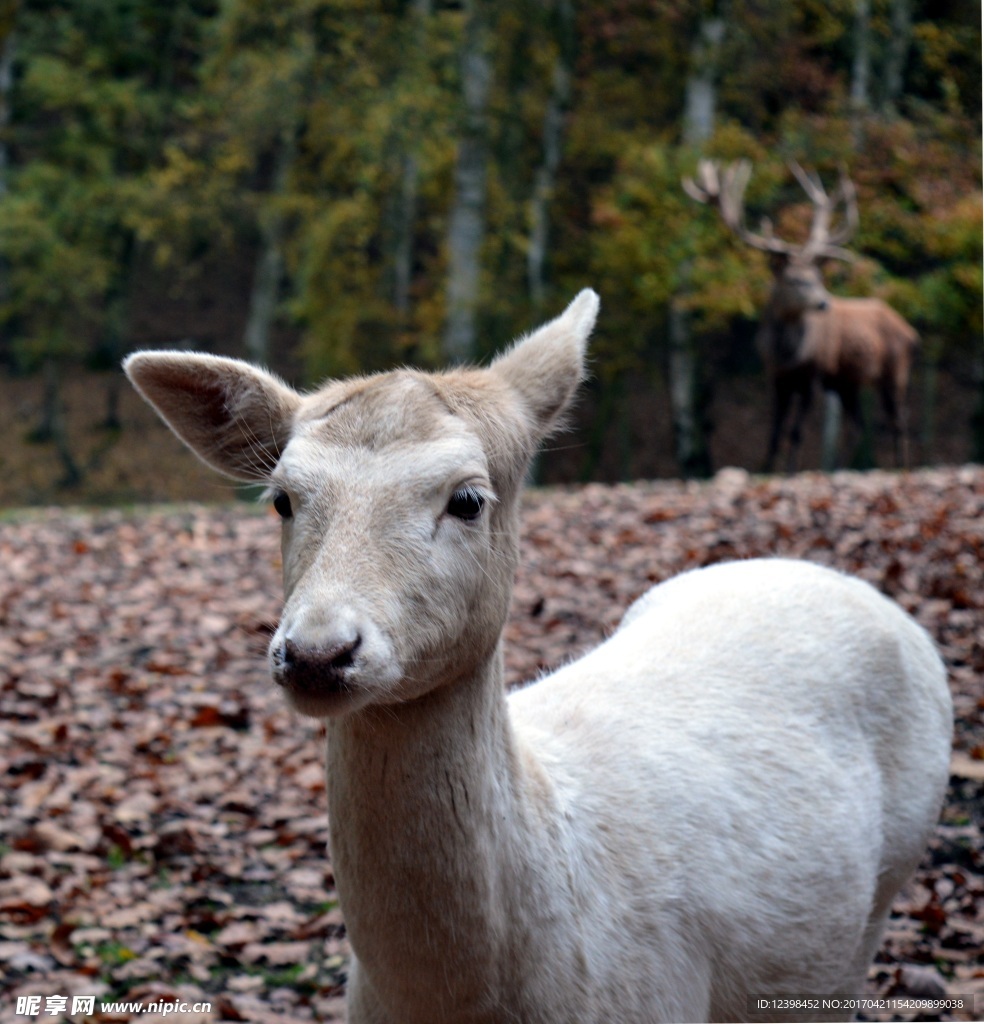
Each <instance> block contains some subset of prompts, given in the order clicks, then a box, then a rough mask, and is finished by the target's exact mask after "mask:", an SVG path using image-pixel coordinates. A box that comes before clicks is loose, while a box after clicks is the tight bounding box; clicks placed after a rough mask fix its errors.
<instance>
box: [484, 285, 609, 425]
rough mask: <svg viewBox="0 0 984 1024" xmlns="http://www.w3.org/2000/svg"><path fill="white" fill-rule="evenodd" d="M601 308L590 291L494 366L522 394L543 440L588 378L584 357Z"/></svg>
mask: <svg viewBox="0 0 984 1024" xmlns="http://www.w3.org/2000/svg"><path fill="white" fill-rule="evenodd" d="M599 305H600V300H599V299H598V296H597V294H596V293H595V292H593V291H592V290H591V289H590V288H585V289H584V291H582V292H580V293H579V294H578V295H577V296H576V298H575V299H574V301H573V302H572V303H571V304H570V305H569V306H568V307H567V309H565V310H564V312H563V313H561V314H560V316H559V317H557V318H556V320H551V321H550V323H548V324H544V325H543V326H542V327H540V328H539V329H537V330H536V331H534V332H533V333H532V334H530V335H528V336H527V337H525V338H521V339H520V340H519V341H517V342H516V344H515V345H514V346H513V347H512V348H511V349H510V350H509V351H508V352H506V353H505V354H503V355H501V356H499V358H498V359H496V361H495V362H494V363H493V364H492V366H491V372H492V373H494V374H496V375H497V376H499V377H500V378H501V379H503V380H504V381H505V382H506V383H507V384H508V385H509V386H510V387H511V388H512V389H513V390H514V391H516V392H518V393H519V395H520V396H521V398H522V399H523V403H524V405H525V406H526V409H527V411H528V412H529V413H530V414H531V418H532V420H533V422H534V427H535V430H536V433H537V435H538V436H539V437H541V438H542V437H543V436H544V435H545V434H547V433H548V432H549V430H550V428H551V427H552V426H553V425H554V424H555V423H556V421H557V418H558V417H559V416H560V414H561V413H562V412H563V411H564V409H565V408H566V407H567V405H568V404H569V402H570V401H571V399H572V398H573V396H574V392H575V391H576V390H577V386H578V384H579V383H580V382H581V380H582V378H583V377H584V354H585V350H586V348H587V342H588V336H589V335H590V334H591V330H592V328H593V327H594V324H595V320H596V319H597V317H598V307H599Z"/></svg>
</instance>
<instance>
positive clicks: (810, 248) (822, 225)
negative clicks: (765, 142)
mask: <svg viewBox="0 0 984 1024" xmlns="http://www.w3.org/2000/svg"><path fill="white" fill-rule="evenodd" d="M789 169H790V170H791V171H792V172H793V174H794V175H795V176H796V180H797V181H798V182H799V183H800V185H802V186H803V191H804V192H805V193H806V194H807V196H809V198H810V202H811V203H813V224H812V225H811V227H810V237H809V239H808V240H807V243H806V245H805V246H803V255H804V257H806V258H809V259H818V258H820V257H824V256H827V257H832V258H834V259H839V260H848V261H850V260H853V259H854V254H853V253H851V252H850V251H849V250H847V249H844V248H842V246H843V244H844V243H845V242H847V241H848V240H849V239H850V238H851V237H852V236H853V235H854V232H855V231H857V229H858V222H859V218H858V198H857V192H856V191H855V189H854V183H853V182H852V181H851V179H850V178H849V177H848V176H847V172H846V171H845V170H843V168H842V169H841V172H840V180H839V181H838V182H837V188H836V189H834V194H833V195H831V196H828V195H827V193H826V192H825V191H824V187H823V183H822V182H821V181H820V176H819V175H817V174H808V173H807V172H806V171H804V170H803V168H802V167H800V165H799V164H798V163H796V161H795V160H794V161H792V162H791V163H790V165H789ZM839 203H843V204H844V219H843V221H842V223H841V224H840V225H839V226H838V228H837V230H836V231H833V230H831V227H830V224H831V221H832V219H833V216H834V211H835V210H836V209H837V206H838V204H839Z"/></svg>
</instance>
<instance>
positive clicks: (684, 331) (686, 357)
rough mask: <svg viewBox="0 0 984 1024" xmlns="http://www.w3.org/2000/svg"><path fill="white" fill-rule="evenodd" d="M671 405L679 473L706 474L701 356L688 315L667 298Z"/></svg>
mask: <svg viewBox="0 0 984 1024" xmlns="http://www.w3.org/2000/svg"><path fill="white" fill-rule="evenodd" d="M668 334H669V343H670V405H671V408H672V410H673V440H674V445H675V447H676V458H677V465H678V466H679V467H680V473H681V475H682V476H684V477H686V478H689V477H698V476H709V475H710V473H711V458H710V452H709V451H708V448H707V438H706V431H705V430H704V419H703V408H702V406H703V403H702V402H701V394H700V391H701V384H700V359H699V356H698V353H697V346H696V345H695V344H694V340H693V334H692V332H691V330H690V322H689V317H688V315H687V312H686V310H685V309H684V308H683V306H682V304H681V303H680V301H679V300H678V299H672V300H671V301H670V310H669V331H668Z"/></svg>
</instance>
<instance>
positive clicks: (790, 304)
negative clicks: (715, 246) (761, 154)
mask: <svg viewBox="0 0 984 1024" xmlns="http://www.w3.org/2000/svg"><path fill="white" fill-rule="evenodd" d="M789 168H790V170H791V171H792V172H793V174H794V176H795V177H796V180H797V181H798V182H799V183H800V185H802V187H803V190H804V191H805V192H806V194H807V196H808V197H809V199H810V202H811V203H812V204H813V221H812V224H811V226H810V234H809V237H808V238H807V239H806V241H805V242H800V243H795V242H788V241H785V240H784V239H781V238H778V237H777V236H776V234H775V232H774V230H773V226H772V221H771V220H769V219H768V218H767V217H766V218H763V219H762V221H761V225H760V227H759V230H758V231H757V232H756V231H752V230H750V229H749V228H748V226H747V225H746V223H745V189H746V188H747V187H748V182H749V179H750V178H751V175H752V164H751V161H749V160H736V161H735V162H734V163H731V164H728V165H727V166H722V165H721V164H719V163H718V162H717V161H714V160H701V161H700V162H699V164H698V165H697V175H696V177H695V178H685V179H684V181H683V188H684V190H685V191H686V193H687V195H689V196H690V197H691V198H692V199H696V200H697V202H699V203H706V204H709V205H712V206H716V207H717V209H718V212H719V213H720V215H721V219H722V220H723V221H724V223H725V224H726V225H727V226H728V227H729V228H730V229H731V231H732V232H733V233H734V234H735V235H737V237H738V238H740V239H741V240H742V241H743V242H745V243H746V245H750V246H752V248H754V249H761V250H762V251H763V252H767V253H769V254H770V256H771V257H772V259H771V261H770V262H771V266H772V272H773V274H774V276H775V285H774V287H773V290H772V296H771V298H770V301H769V313H770V314H771V315H772V316H773V317H775V318H776V319H778V320H782V321H790V320H797V319H799V318H800V317H802V316H803V314H804V313H807V312H811V311H814V310H823V309H826V308H827V306H828V305H829V304H830V293H829V292H828V291H827V289H826V288H825V287H824V283H823V278H822V276H821V274H820V263H821V262H822V261H823V260H827V259H838V260H845V261H848V262H849V261H851V260H853V259H854V254H853V253H852V252H851V251H850V250H848V249H845V248H844V244H845V243H846V242H847V241H848V240H849V239H850V238H851V236H852V235H853V234H854V233H855V231H856V230H857V227H858V205H857V194H856V192H855V190H854V185H853V183H852V182H851V179H850V178H849V177H848V176H847V174H845V173H844V172H843V171H842V172H841V175H840V180H839V181H838V183H837V188H836V189H834V192H833V194H831V195H828V194H827V192H826V191H825V189H824V187H823V183H822V182H821V181H820V178H819V176H818V175H816V174H809V173H807V172H806V171H804V170H803V168H802V167H800V165H799V164H798V163H796V162H795V161H793V162H792V163H790V165H789ZM838 207H843V209H842V212H840V214H839V215H838ZM835 220H836V225H835Z"/></svg>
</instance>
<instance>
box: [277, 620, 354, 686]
mask: <svg viewBox="0 0 984 1024" xmlns="http://www.w3.org/2000/svg"><path fill="white" fill-rule="evenodd" d="M361 646H362V637H361V635H360V634H358V633H356V634H355V637H354V638H353V639H351V640H342V641H340V642H338V643H334V644H330V645H329V646H327V647H308V646H306V645H304V644H300V643H297V642H295V641H294V640H290V639H287V640H284V642H283V644H282V645H281V647H280V650H279V651H276V652H275V653H274V664H275V671H274V677H275V678H276V680H277V682H278V683H280V684H281V686H287V687H292V688H296V687H302V688H305V689H306V688H314V687H317V688H319V689H324V688H328V689H335V688H338V687H340V686H342V685H343V684H344V677H345V669H347V668H351V667H352V665H353V663H354V661H355V655H356V652H357V651H358V650H359V648H360V647H361Z"/></svg>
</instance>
